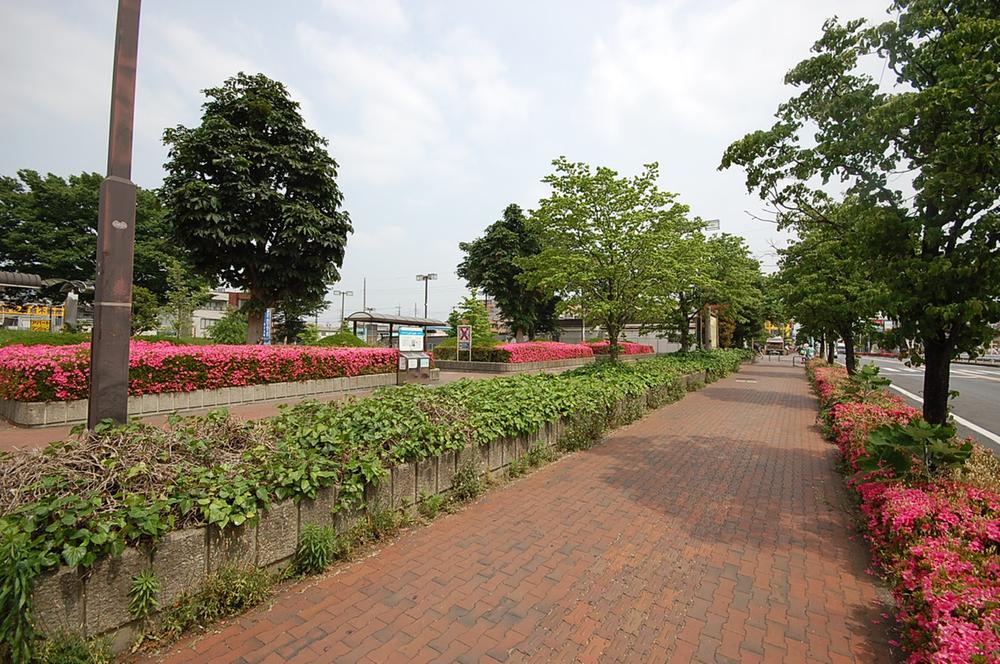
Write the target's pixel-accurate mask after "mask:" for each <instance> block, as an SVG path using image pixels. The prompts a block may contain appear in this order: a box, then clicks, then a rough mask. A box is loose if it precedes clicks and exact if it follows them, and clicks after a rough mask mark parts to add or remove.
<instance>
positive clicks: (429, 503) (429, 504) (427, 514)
mask: <svg viewBox="0 0 1000 664" xmlns="http://www.w3.org/2000/svg"><path fill="white" fill-rule="evenodd" d="M446 500H447V496H445V495H444V494H443V493H435V494H430V495H428V494H426V493H421V494H420V507H419V508H418V509H419V511H420V516H422V517H424V518H425V519H433V518H434V517H436V516H437V515H438V512H440V511H441V508H442V507H443V506H444V504H445V501H446Z"/></svg>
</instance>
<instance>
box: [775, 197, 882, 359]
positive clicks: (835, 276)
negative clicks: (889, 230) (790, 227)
mask: <svg viewBox="0 0 1000 664" xmlns="http://www.w3.org/2000/svg"><path fill="white" fill-rule="evenodd" d="M863 212H864V209H863V208H858V207H856V206H852V205H851V204H849V203H845V204H841V205H836V206H832V208H831V209H827V210H825V211H824V214H825V215H827V216H828V217H829V218H831V219H835V220H837V222H838V227H839V228H838V229H835V228H834V227H832V226H828V225H816V226H809V225H806V226H805V227H804V228H803V229H801V230H800V231H799V235H800V237H799V240H798V241H797V242H793V243H792V244H790V245H789V246H788V247H786V248H785V249H783V250H781V259H780V269H779V271H778V289H779V292H780V293H781V296H782V299H783V301H784V303H785V311H786V312H787V313H788V315H790V316H791V317H792V318H793V319H795V321H796V322H798V323H800V324H802V326H803V327H805V328H807V329H808V330H809V331H810V332H811V333H813V334H814V335H817V336H819V335H825V336H826V338H827V339H831V340H832V339H835V338H837V337H839V338H841V339H843V340H844V349H845V352H846V356H847V357H846V364H847V371H848V373H851V374H853V373H854V370H855V367H856V358H855V345H856V341H857V338H858V335H859V334H860V333H862V332H863V331H865V330H866V329H868V328H869V327H870V326H871V323H870V322H869V321H870V319H871V317H872V316H874V315H875V314H876V313H878V309H877V307H876V302H877V300H878V297H879V287H878V284H877V283H876V282H875V281H873V279H872V275H871V271H870V269H869V264H868V263H867V262H866V261H865V260H863V257H862V251H861V249H860V248H859V247H858V236H857V234H856V233H854V232H851V230H848V232H843V231H842V230H840V229H843V228H846V229H853V228H855V227H857V226H859V225H860V224H863V223H865V221H866V220H865V219H864V218H863V217H857V216H855V215H858V214H859V213H861V214H863Z"/></svg>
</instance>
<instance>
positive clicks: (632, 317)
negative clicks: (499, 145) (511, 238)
mask: <svg viewBox="0 0 1000 664" xmlns="http://www.w3.org/2000/svg"><path fill="white" fill-rule="evenodd" d="M553 165H554V166H555V172H554V173H553V174H552V175H549V176H547V177H546V178H545V179H544V180H543V181H544V182H545V183H547V184H548V185H549V186H550V187H551V188H552V193H551V195H550V196H549V197H548V198H545V199H544V200H542V201H540V202H539V204H538V209H537V210H534V211H533V212H532V213H531V217H530V220H529V225H530V229H531V231H532V232H533V233H537V234H538V237H539V239H540V242H541V246H542V250H541V251H540V252H538V253H537V254H535V255H533V256H528V257H525V258H521V259H518V261H517V263H518V265H520V266H521V267H522V268H524V270H525V272H524V275H522V277H521V278H522V279H524V280H525V283H526V284H527V285H528V286H529V287H531V288H539V289H541V290H544V291H548V292H552V293H555V294H556V295H558V296H560V297H561V298H562V299H563V301H564V302H565V304H566V306H568V307H574V308H577V309H581V310H583V311H586V313H587V319H588V320H593V321H595V322H599V323H600V324H601V325H602V326H603V327H604V329H605V330H606V331H607V333H608V338H609V340H610V341H611V349H610V351H611V359H613V360H617V359H618V345H617V343H618V340H619V337H620V335H621V333H622V331H623V330H624V329H625V326H626V325H627V324H630V323H638V324H643V323H646V322H648V321H649V319H650V317H651V316H652V315H653V313H654V312H655V311H657V309H658V306H659V304H658V301H659V297H660V295H661V294H662V293H663V292H671V291H673V290H674V284H675V282H676V281H677V280H678V279H680V278H681V274H680V272H681V269H680V267H681V262H682V261H681V256H682V255H683V253H684V251H685V248H684V247H683V241H682V240H683V238H684V237H685V235H687V234H689V233H690V232H692V231H693V230H695V229H696V228H697V223H696V222H693V221H690V220H688V218H687V213H688V208H687V206H685V205H682V204H680V203H678V202H677V201H676V198H677V196H676V194H672V193H669V192H665V191H660V189H658V188H657V185H656V180H657V178H658V177H659V168H658V166H657V164H655V163H654V164H647V165H646V167H645V169H644V170H643V172H642V173H640V174H638V175H635V176H633V177H622V176H620V175H618V173H616V172H615V171H614V170H612V169H610V168H606V167H597V168H596V169H594V168H591V167H590V166H588V165H587V164H584V163H572V162H570V161H568V160H567V159H566V158H565V157H560V158H559V159H556V160H555V161H554V162H553Z"/></svg>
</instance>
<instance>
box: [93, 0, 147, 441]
mask: <svg viewBox="0 0 1000 664" xmlns="http://www.w3.org/2000/svg"><path fill="white" fill-rule="evenodd" d="M139 5H140V0H119V1H118V22H117V27H116V29H115V58H114V68H113V71H112V76H111V121H110V130H109V132H108V134H109V135H108V175H107V177H106V178H105V179H104V182H102V183H101V191H100V199H99V204H98V205H99V212H98V221H97V278H96V280H95V285H94V326H93V330H92V332H91V337H92V339H91V346H90V394H89V399H88V402H87V426H88V428H90V429H93V428H94V427H95V426H96V425H97V424H98V422H100V421H101V420H103V419H108V418H110V419H112V420H115V421H116V422H121V423H124V422H125V421H126V420H127V419H128V364H129V363H128V351H129V348H128V344H129V337H130V336H131V317H132V316H131V314H132V259H133V254H134V249H135V200H136V190H135V185H134V184H133V183H132V181H131V177H132V127H133V122H134V116H135V76H136V64H137V62H138V52H139Z"/></svg>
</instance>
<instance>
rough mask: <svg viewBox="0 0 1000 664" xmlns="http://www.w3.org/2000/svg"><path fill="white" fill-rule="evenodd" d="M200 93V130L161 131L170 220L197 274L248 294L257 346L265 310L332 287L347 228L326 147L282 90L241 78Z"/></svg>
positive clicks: (261, 79)
mask: <svg viewBox="0 0 1000 664" xmlns="http://www.w3.org/2000/svg"><path fill="white" fill-rule="evenodd" d="M205 95H206V97H207V101H206V102H205V104H204V105H203V107H202V108H203V113H202V117H201V124H200V125H199V126H197V127H194V128H187V127H184V126H177V127H175V128H173V129H167V130H166V131H165V132H164V143H166V145H167V146H168V147H169V159H168V161H167V163H166V164H165V168H166V171H167V176H166V179H165V181H164V185H163V193H164V197H165V201H166V203H167V205H168V209H169V213H168V218H169V219H170V221H171V222H172V223H173V225H174V227H175V228H176V233H177V237H178V239H179V240H180V242H181V243H182V244H183V245H184V246H185V247H187V248H188V249H189V251H190V253H191V259H192V261H193V263H194V266H195V268H196V269H198V270H199V271H200V272H202V273H203V274H206V275H210V276H213V277H216V278H218V279H220V280H222V281H224V282H226V283H228V284H230V285H232V286H238V287H241V288H243V289H244V290H246V291H247V292H248V293H249V294H250V297H251V300H250V302H249V303H248V305H249V311H250V317H249V328H248V329H249V331H248V341H250V342H252V343H256V342H258V341H259V340H260V337H261V332H262V315H261V312H262V310H263V309H264V308H266V307H271V306H275V305H276V304H277V303H279V302H282V303H287V302H290V301H294V300H302V301H305V302H314V301H318V300H321V299H322V298H323V296H324V295H325V292H326V284H328V283H333V282H336V281H337V280H338V279H339V268H340V266H341V265H342V264H343V260H344V250H345V247H346V244H347V234H348V233H350V232H351V230H352V228H351V222H350V218H349V216H348V214H347V212H345V211H344V210H343V209H341V205H342V201H343V195H342V194H341V191H340V189H339V187H338V186H337V181H336V176H337V162H336V161H334V159H333V158H332V157H331V156H330V154H329V153H328V152H327V149H326V146H327V141H326V140H325V139H323V138H322V137H321V136H319V134H317V133H316V132H314V131H312V130H311V129H309V128H307V127H306V126H305V123H304V121H303V119H302V116H301V114H300V113H299V104H298V103H297V102H295V101H293V100H292V99H291V98H290V97H289V95H288V91H287V90H286V88H285V86H284V85H283V84H281V83H279V82H277V81H273V80H271V79H269V78H268V77H266V76H264V75H263V74H256V75H248V74H244V73H240V74H237V75H236V76H234V77H233V78H230V79H228V80H226V81H225V82H224V83H223V84H222V86H220V87H217V88H210V89H208V90H205Z"/></svg>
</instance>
